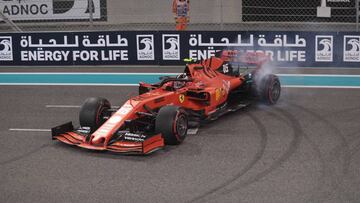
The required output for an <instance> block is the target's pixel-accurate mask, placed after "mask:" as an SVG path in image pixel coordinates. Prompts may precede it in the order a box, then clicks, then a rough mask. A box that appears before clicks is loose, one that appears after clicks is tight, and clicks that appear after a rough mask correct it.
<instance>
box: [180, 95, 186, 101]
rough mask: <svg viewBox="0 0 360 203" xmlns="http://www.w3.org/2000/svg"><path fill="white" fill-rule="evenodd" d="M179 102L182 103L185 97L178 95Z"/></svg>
mask: <svg viewBox="0 0 360 203" xmlns="http://www.w3.org/2000/svg"><path fill="white" fill-rule="evenodd" d="M179 101H180V103H183V102H184V101H185V95H183V94H180V95H179Z"/></svg>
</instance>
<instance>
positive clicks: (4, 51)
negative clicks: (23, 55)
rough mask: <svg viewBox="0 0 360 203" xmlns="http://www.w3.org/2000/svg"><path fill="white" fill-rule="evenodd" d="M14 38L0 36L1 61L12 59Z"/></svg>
mask: <svg viewBox="0 0 360 203" xmlns="http://www.w3.org/2000/svg"><path fill="white" fill-rule="evenodd" d="M12 60H13V48H12V38H11V37H7V36H6V37H3V36H0V61H12Z"/></svg>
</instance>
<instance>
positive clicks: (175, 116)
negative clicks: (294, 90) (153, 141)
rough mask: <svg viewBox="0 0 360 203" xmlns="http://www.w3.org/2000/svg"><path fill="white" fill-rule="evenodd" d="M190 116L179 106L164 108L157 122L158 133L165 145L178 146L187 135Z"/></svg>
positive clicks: (156, 129)
mask: <svg viewBox="0 0 360 203" xmlns="http://www.w3.org/2000/svg"><path fill="white" fill-rule="evenodd" d="M187 130H188V116H187V114H186V112H185V110H184V109H183V108H181V107H178V106H170V105H169V106H164V107H162V108H161V109H160V110H159V112H158V114H157V116H156V121H155V131H156V133H161V134H162V136H163V138H164V141H165V144H167V145H178V144H180V143H182V142H183V141H184V139H185V137H186V135H187Z"/></svg>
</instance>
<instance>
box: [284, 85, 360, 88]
mask: <svg viewBox="0 0 360 203" xmlns="http://www.w3.org/2000/svg"><path fill="white" fill-rule="evenodd" d="M281 87H285V88H309V89H310V88H319V89H360V86H311V85H281Z"/></svg>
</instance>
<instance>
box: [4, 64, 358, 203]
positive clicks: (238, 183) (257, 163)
mask: <svg viewBox="0 0 360 203" xmlns="http://www.w3.org/2000/svg"><path fill="white" fill-rule="evenodd" d="M22 70H23V69H20V71H19V72H13V71H12V72H10V71H8V72H0V92H1V94H0V95H1V98H0V111H1V114H0V120H1V125H0V202H99V201H102V202H359V201H360V193H359V191H360V125H359V121H360V102H359V101H360V90H359V89H358V88H360V76H359V75H358V74H355V75H352V74H348V73H345V74H338V73H336V74H330V73H325V74H324V73H301V74H299V73H297V74H292V73H289V74H288V73H286V74H278V75H279V77H280V80H281V83H282V86H283V89H282V95H281V98H280V100H279V102H278V103H277V104H276V105H273V106H267V105H263V104H261V103H258V104H254V105H252V106H250V107H249V108H246V109H244V110H241V111H238V112H233V113H230V114H227V115H225V116H224V117H221V118H219V119H218V120H216V121H213V122H210V123H207V124H204V125H202V126H201V127H200V128H199V130H198V132H197V133H196V134H195V135H189V136H188V137H187V138H186V140H185V141H184V143H182V144H181V145H179V146H167V147H165V148H164V149H163V150H160V151H157V152H155V153H154V154H151V155H148V156H124V155H119V154H114V153H99V152H93V151H88V150H83V149H79V148H75V147H70V146H67V145H64V144H62V143H59V142H56V141H53V140H51V134H50V132H49V129H50V128H51V127H54V126H57V125H59V124H63V123H65V122H67V121H73V122H74V124H75V126H76V125H78V123H79V122H78V113H79V109H80V106H81V104H82V102H83V101H84V100H85V99H86V98H87V97H94V96H99V97H104V98H107V99H108V100H109V101H110V102H111V104H112V105H113V106H121V105H122V104H123V103H124V102H125V101H126V100H127V99H128V98H129V97H130V96H131V95H134V94H136V92H137V91H138V90H137V87H136V85H137V83H138V82H139V81H144V82H150V83H152V82H157V81H158V80H159V77H161V76H164V75H169V74H170V75H175V73H171V72H170V73H145V72H142V73H119V72H111V71H106V72H104V73H99V72H66V73H64V72H40V71H38V72H31V73H30V72H25V71H22Z"/></svg>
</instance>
